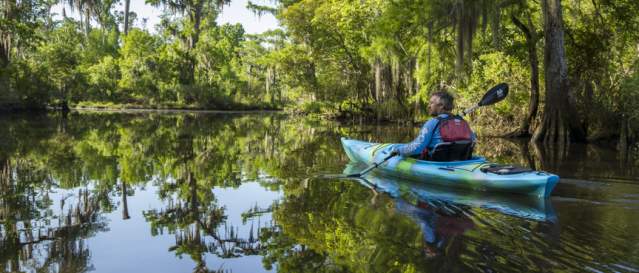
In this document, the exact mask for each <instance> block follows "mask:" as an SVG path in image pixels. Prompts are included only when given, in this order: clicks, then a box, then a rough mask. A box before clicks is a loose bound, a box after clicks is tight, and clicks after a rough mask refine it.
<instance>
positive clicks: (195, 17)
mask: <svg viewBox="0 0 639 273" xmlns="http://www.w3.org/2000/svg"><path fill="white" fill-rule="evenodd" d="M203 5H204V1H198V2H197V3H196V4H195V5H194V6H193V8H192V9H191V14H190V19H191V21H192V22H193V33H191V36H190V37H189V67H188V69H189V71H188V77H187V80H188V81H189V84H193V83H195V62H196V61H195V56H193V52H194V49H195V47H196V46H197V42H198V41H199V39H200V32H201V29H200V25H201V23H202V8H203Z"/></svg>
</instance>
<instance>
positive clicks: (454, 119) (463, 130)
mask: <svg viewBox="0 0 639 273" xmlns="http://www.w3.org/2000/svg"><path fill="white" fill-rule="evenodd" d="M437 120H438V122H437V125H435V129H433V134H435V132H437V128H439V135H440V136H441V137H442V141H443V142H455V141H462V140H467V141H472V139H473V132H472V131H471V130H470V126H469V125H468V122H466V121H465V120H464V119H463V118H462V117H460V116H458V115H454V116H453V115H448V116H447V117H445V118H444V117H437ZM429 144H430V143H429ZM429 156H430V154H429V151H428V145H426V148H424V150H423V151H422V154H421V159H427V158H429Z"/></svg>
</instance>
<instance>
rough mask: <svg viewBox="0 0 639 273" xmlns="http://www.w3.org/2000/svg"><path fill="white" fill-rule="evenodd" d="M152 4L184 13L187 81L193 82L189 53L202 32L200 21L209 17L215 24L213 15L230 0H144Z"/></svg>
mask: <svg viewBox="0 0 639 273" xmlns="http://www.w3.org/2000/svg"><path fill="white" fill-rule="evenodd" d="M146 2H147V3H150V4H152V5H154V6H160V5H162V6H165V7H167V8H168V9H169V11H170V12H171V13H173V14H182V15H186V19H187V20H186V21H187V22H188V25H187V26H188V27H187V28H186V29H183V30H182V31H183V34H185V35H186V36H187V48H188V52H189V56H188V58H190V60H189V67H188V71H189V75H188V80H189V83H190V84H192V83H194V82H195V61H194V60H193V59H192V58H193V56H192V55H191V53H192V51H193V49H195V47H196V46H197V42H198V41H199V38H200V33H201V32H202V29H201V25H202V21H203V20H204V19H205V18H206V19H209V20H210V21H208V23H210V24H211V25H214V24H215V17H217V14H218V13H219V11H220V10H221V8H222V6H223V5H227V4H229V3H231V1H230V0H184V1H183V0H146Z"/></svg>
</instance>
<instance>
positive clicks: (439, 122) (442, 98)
mask: <svg viewBox="0 0 639 273" xmlns="http://www.w3.org/2000/svg"><path fill="white" fill-rule="evenodd" d="M453 108H454V98H453V96H452V95H451V94H450V93H448V92H446V91H439V92H436V93H435V94H433V95H432V96H431V97H430V100H429V103H428V114H429V115H431V116H433V118H431V119H429V120H428V121H427V122H426V123H425V124H424V125H423V126H422V128H421V130H420V131H419V135H418V136H417V138H415V139H414V140H413V141H412V142H410V143H407V144H399V145H396V146H395V147H393V148H392V150H391V153H392V154H394V155H402V156H413V157H418V158H420V159H425V160H430V158H431V156H432V155H433V151H434V148H435V145H437V144H440V143H443V142H448V143H451V144H455V143H466V144H467V145H468V149H472V145H473V143H474V142H475V140H476V136H475V133H473V132H472V130H471V129H470V126H469V125H468V123H467V122H466V121H465V120H464V119H463V118H462V117H460V116H458V115H453V114H451V111H452V110H453ZM462 149H464V148H463V145H462ZM457 160H459V159H457Z"/></svg>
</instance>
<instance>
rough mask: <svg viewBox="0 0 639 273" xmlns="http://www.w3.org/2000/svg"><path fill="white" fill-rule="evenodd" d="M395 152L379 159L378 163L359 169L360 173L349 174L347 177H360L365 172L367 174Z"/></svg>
mask: <svg viewBox="0 0 639 273" xmlns="http://www.w3.org/2000/svg"><path fill="white" fill-rule="evenodd" d="M395 155H396V154H390V155H389V156H387V157H386V158H384V160H382V161H380V162H379V163H373V165H372V166H370V167H368V168H366V170H363V171H361V172H360V173H357V174H351V175H349V177H361V176H363V175H365V174H367V173H368V172H370V171H372V170H373V169H375V168H377V167H379V165H382V164H384V162H386V161H388V160H389V159H391V157H393V156H395Z"/></svg>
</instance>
